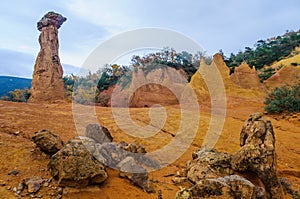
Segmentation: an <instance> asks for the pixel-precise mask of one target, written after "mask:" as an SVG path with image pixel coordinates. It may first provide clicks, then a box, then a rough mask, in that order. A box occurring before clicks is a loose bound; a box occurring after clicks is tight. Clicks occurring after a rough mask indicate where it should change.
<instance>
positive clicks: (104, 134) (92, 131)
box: [85, 124, 113, 144]
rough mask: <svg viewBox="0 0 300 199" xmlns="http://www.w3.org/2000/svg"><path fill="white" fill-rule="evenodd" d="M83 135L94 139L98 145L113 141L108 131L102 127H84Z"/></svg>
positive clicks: (91, 125) (92, 125) (90, 125)
mask: <svg viewBox="0 0 300 199" xmlns="http://www.w3.org/2000/svg"><path fill="white" fill-rule="evenodd" d="M85 135H86V136H87V137H89V138H92V139H94V140H95V141H96V142H97V143H100V144H103V143H105V142H112V141H113V137H112V136H111V134H110V132H109V130H108V129H107V128H105V127H104V126H100V125H99V124H89V125H88V126H87V127H86V130H85Z"/></svg>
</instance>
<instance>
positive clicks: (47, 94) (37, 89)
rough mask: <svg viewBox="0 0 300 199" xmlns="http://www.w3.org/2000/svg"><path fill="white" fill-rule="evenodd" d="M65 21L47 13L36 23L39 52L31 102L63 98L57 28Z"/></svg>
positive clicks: (52, 13) (54, 14)
mask: <svg viewBox="0 0 300 199" xmlns="http://www.w3.org/2000/svg"><path fill="white" fill-rule="evenodd" d="M66 20H67V19H66V18H64V17H63V16H61V15H60V14H57V13H54V12H49V13H47V14H46V15H45V16H44V17H43V18H42V19H41V20H40V21H39V22H38V23H37V28H38V30H39V31H41V34H40V36H39V43H40V52H39V54H38V56H37V59H36V62H35V65H34V72H33V78H32V89H31V97H30V101H31V102H43V101H50V100H59V99H63V98H65V91H64V83H63V80H62V76H63V69H62V66H61V63H60V59H59V55H58V48H59V44H58V28H60V26H61V25H62V24H63V22H65V21H66Z"/></svg>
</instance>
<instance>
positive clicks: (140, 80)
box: [100, 66, 188, 108]
mask: <svg viewBox="0 0 300 199" xmlns="http://www.w3.org/2000/svg"><path fill="white" fill-rule="evenodd" d="M120 82H122V79H121V80H120ZM187 84H188V83H187V80H186V77H185V76H184V75H183V74H182V72H181V71H178V70H175V69H173V68H166V67H163V66H162V67H157V69H154V70H151V71H150V72H148V73H147V74H145V72H144V71H143V70H142V69H138V70H137V71H136V72H133V74H132V79H131V81H130V85H129V86H127V87H126V88H122V86H120V85H116V86H115V88H114V91H113V93H112V95H111V102H110V103H109V104H110V105H111V106H113V107H138V108H140V107H151V106H152V105H154V104H159V105H162V106H167V105H176V104H179V100H180V98H181V95H182V93H183V91H184V87H185V86H186V85H187ZM100 96H102V95H101V93H100Z"/></svg>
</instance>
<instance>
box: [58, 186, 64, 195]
mask: <svg viewBox="0 0 300 199" xmlns="http://www.w3.org/2000/svg"><path fill="white" fill-rule="evenodd" d="M57 193H58V194H59V195H62V194H63V188H61V187H58V189H57Z"/></svg>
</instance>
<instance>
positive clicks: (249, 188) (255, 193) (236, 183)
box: [176, 175, 265, 199]
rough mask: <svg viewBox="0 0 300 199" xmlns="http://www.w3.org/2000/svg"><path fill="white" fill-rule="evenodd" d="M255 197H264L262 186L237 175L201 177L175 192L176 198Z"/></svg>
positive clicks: (257, 198) (260, 198)
mask: <svg viewBox="0 0 300 199" xmlns="http://www.w3.org/2000/svg"><path fill="white" fill-rule="evenodd" d="M211 197H218V198H227V199H229V198H232V199H235V198H255V199H264V198H265V192H264V190H263V189H262V188H260V187H256V186H254V185H253V184H252V183H251V182H250V181H248V180H246V179H245V178H243V177H241V176H237V175H231V176H226V177H224V178H222V177H220V178H217V179H203V180H200V181H198V182H197V183H196V184H195V185H194V186H192V187H191V188H189V189H182V190H181V191H179V192H177V194H176V199H194V198H211Z"/></svg>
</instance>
